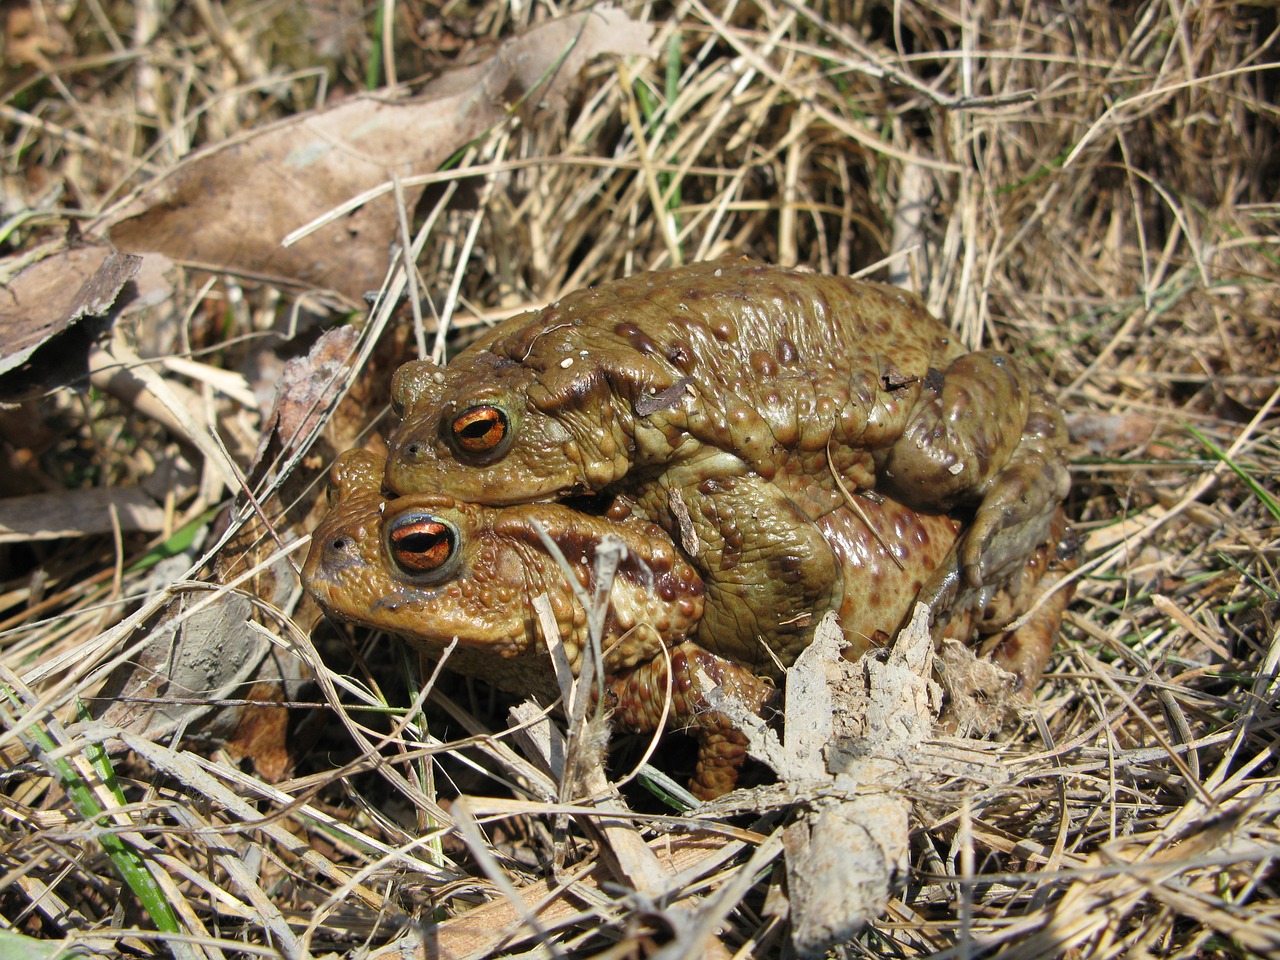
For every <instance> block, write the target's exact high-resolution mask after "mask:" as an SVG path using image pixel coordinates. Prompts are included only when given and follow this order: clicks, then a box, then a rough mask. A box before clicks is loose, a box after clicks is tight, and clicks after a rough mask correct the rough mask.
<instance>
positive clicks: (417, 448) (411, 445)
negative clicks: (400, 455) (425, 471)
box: [404, 440, 423, 460]
mask: <svg viewBox="0 0 1280 960" xmlns="http://www.w3.org/2000/svg"><path fill="white" fill-rule="evenodd" d="M422 454H423V447H422V444H421V443H420V442H419V441H417V440H411V441H409V442H408V443H406V444H405V445H404V455H405V456H406V457H408V458H409V459H410V460H421V459H422Z"/></svg>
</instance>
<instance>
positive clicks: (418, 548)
mask: <svg viewBox="0 0 1280 960" xmlns="http://www.w3.org/2000/svg"><path fill="white" fill-rule="evenodd" d="M452 540H453V537H451V536H450V535H449V531H448V530H440V531H437V532H433V533H422V532H421V531H415V532H413V533H406V534H402V535H401V536H398V537H396V546H397V547H399V548H400V549H401V550H403V551H405V552H406V553H430V552H431V551H432V550H434V549H436V547H437V546H439V545H440V544H441V543H444V544H446V545H451V543H452Z"/></svg>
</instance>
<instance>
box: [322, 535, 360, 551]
mask: <svg viewBox="0 0 1280 960" xmlns="http://www.w3.org/2000/svg"><path fill="white" fill-rule="evenodd" d="M355 546H356V542H355V541H354V540H352V539H351V538H350V537H334V538H333V539H332V540H330V541H329V547H330V548H331V549H333V550H337V551H338V552H339V553H350V552H351V551H352V550H354V549H355Z"/></svg>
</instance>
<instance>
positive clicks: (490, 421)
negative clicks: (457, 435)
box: [460, 415, 498, 440]
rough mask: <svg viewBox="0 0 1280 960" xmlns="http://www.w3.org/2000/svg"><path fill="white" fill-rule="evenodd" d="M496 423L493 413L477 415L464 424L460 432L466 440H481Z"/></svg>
mask: <svg viewBox="0 0 1280 960" xmlns="http://www.w3.org/2000/svg"><path fill="white" fill-rule="evenodd" d="M497 425H498V423H497V417H495V416H493V415H489V416H484V417H477V418H476V419H475V420H472V421H471V422H470V423H467V424H464V425H463V427H462V430H461V431H460V432H461V434H462V436H464V437H466V438H467V439H468V440H481V439H483V438H484V436H485V434H487V433H488V432H489V431H490V430H492V429H493V428H494V427H496V426H497Z"/></svg>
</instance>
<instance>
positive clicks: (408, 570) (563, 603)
mask: <svg viewBox="0 0 1280 960" xmlns="http://www.w3.org/2000/svg"><path fill="white" fill-rule="evenodd" d="M382 476H383V462H382V461H381V460H380V459H379V458H377V457H375V456H374V455H372V454H369V453H367V452H365V451H361V450H355V451H350V452H348V453H347V454H344V455H343V457H342V458H340V459H339V461H338V463H337V464H336V465H335V466H334V468H333V471H332V473H331V490H330V496H331V503H332V505H331V508H330V511H329V513H328V515H327V516H326V517H325V519H324V520H323V522H322V523H321V525H320V526H319V527H318V528H317V529H316V531H315V535H314V538H313V541H312V545H311V550H310V553H309V555H308V557H307V560H306V564H305V566H304V568H303V581H304V583H305V585H306V587H307V589H308V591H309V592H310V593H311V594H312V596H313V597H315V599H316V600H317V602H318V603H319V604H320V606H321V607H322V608H323V609H324V610H325V611H326V613H328V614H329V615H330V616H332V617H334V618H335V619H338V620H344V621H349V622H354V623H359V624H363V625H366V626H370V627H374V628H378V629H383V630H386V631H388V632H391V633H395V634H398V635H400V636H402V637H404V638H406V639H407V640H409V641H410V642H411V643H413V644H415V645H416V646H418V647H419V648H420V649H421V650H422V651H423V652H424V653H426V654H427V655H428V656H431V657H436V658H438V657H440V656H441V655H442V654H443V653H444V651H445V650H446V648H447V647H448V646H449V645H450V644H451V643H453V642H454V641H455V640H456V646H454V648H453V649H452V650H450V651H449V653H448V656H447V665H448V666H449V667H451V668H452V669H455V670H457V671H459V672H462V673H464V674H468V675H473V676H477V677H481V678H484V679H487V680H489V681H490V682H492V683H494V685H495V686H498V687H500V688H502V689H505V690H508V691H510V692H513V693H516V694H518V695H522V696H524V695H529V696H536V697H538V698H540V699H541V700H543V702H550V701H551V700H553V699H554V698H555V697H556V696H557V695H558V692H559V688H558V685H557V682H556V673H555V669H554V666H553V660H552V654H551V653H550V652H549V647H548V646H547V644H546V643H545V642H544V641H543V639H542V638H541V635H540V628H539V627H538V626H537V622H538V621H537V616H536V613H535V609H534V600H535V598H537V597H545V598H546V599H547V602H548V603H549V606H550V609H551V611H552V613H553V615H554V617H555V620H556V625H557V628H558V632H559V635H560V638H561V640H562V643H563V648H562V649H563V653H564V655H565V660H566V663H567V666H568V669H569V670H570V671H571V672H572V673H573V674H574V675H575V676H576V675H577V674H578V673H579V671H580V670H581V669H582V664H583V654H584V651H585V649H586V648H587V644H588V638H589V632H590V624H591V622H592V613H591V611H590V610H589V608H593V607H598V609H600V610H601V611H602V614H603V615H602V616H601V617H600V618H599V619H598V624H599V626H598V629H599V632H600V640H601V648H602V649H603V650H604V663H603V676H604V683H605V691H606V694H605V695H606V699H607V701H608V702H609V704H610V705H611V707H612V709H613V714H614V721H615V723H617V724H618V725H619V726H621V727H623V728H626V729H630V730H633V731H636V732H651V731H655V730H657V729H658V728H660V727H661V726H662V725H663V709H664V705H665V704H667V703H668V702H669V704H670V706H669V711H670V717H669V721H668V725H669V726H672V727H676V728H681V727H687V728H689V729H691V731H692V732H693V733H694V734H695V735H696V737H697V739H698V766H697V769H696V773H695V776H694V780H693V784H692V789H693V790H694V793H695V794H697V795H698V796H700V797H703V798H709V797H714V796H717V795H719V794H720V793H723V792H724V791H726V790H728V789H730V788H731V787H732V786H733V784H734V782H735V781H736V778H737V773H738V768H739V766H740V765H741V763H742V760H743V759H744V756H745V751H744V747H745V738H744V737H743V736H742V734H741V733H740V732H739V731H737V730H736V729H734V728H733V727H732V725H731V724H730V723H729V722H728V720H727V719H726V718H724V717H723V716H722V715H720V714H718V713H716V712H715V711H714V710H711V709H710V708H709V707H708V704H707V692H708V691H707V687H706V686H705V685H706V684H708V683H709V684H711V685H712V686H716V685H719V686H722V687H724V688H725V690H726V692H728V693H730V694H731V695H736V696H737V697H738V698H739V699H740V700H741V701H742V702H743V703H745V704H746V705H747V706H748V708H749V709H751V710H753V711H754V712H756V713H757V714H759V715H763V714H764V713H765V712H766V709H767V708H768V707H769V706H770V705H771V704H772V703H773V702H774V701H775V696H774V686H773V684H772V683H771V682H769V680H767V679H765V678H766V677H773V676H777V675H778V668H779V665H780V661H779V659H778V658H777V657H776V656H762V657H760V658H759V659H757V660H754V661H745V662H743V661H732V660H728V659H726V658H724V657H722V656H718V655H717V654H715V653H713V652H712V651H711V649H709V648H711V647H714V646H715V644H714V642H713V640H714V638H713V637H712V635H711V634H710V633H708V631H709V630H712V629H715V625H714V624H713V623H712V622H710V621H708V618H707V617H706V616H705V612H706V610H707V600H706V597H705V596H704V584H703V582H702V580H701V578H700V577H699V576H698V573H697V572H696V571H695V570H694V569H693V568H692V567H691V566H690V565H689V564H688V563H687V562H686V561H685V560H684V558H683V557H682V555H681V553H680V551H678V550H677V549H676V548H675V545H674V544H673V543H672V541H671V539H670V538H669V537H668V536H667V534H666V533H665V531H663V530H662V529H661V528H660V527H658V526H656V525H655V524H653V523H651V522H649V521H648V520H645V519H644V518H643V517H641V516H639V515H638V514H636V513H634V512H632V511H630V510H629V508H628V506H627V505H626V504H625V502H621V501H619V502H615V503H614V504H613V505H612V506H611V507H610V508H609V510H608V511H607V512H606V513H605V514H603V515H596V514H591V513H584V512H580V511H578V510H575V509H572V508H570V507H569V506H566V505H563V504H559V503H535V504H522V505H513V506H508V507H488V506H481V505H476V504H469V503H465V502H461V501H457V500H454V499H453V498H452V497H449V496H447V495H443V494H420V495H407V496H403V497H399V498H395V499H391V500H388V499H386V498H385V497H384V495H383V493H382V489H381V486H382ZM816 529H818V530H819V531H820V532H821V534H822V535H823V536H824V538H826V539H827V541H828V543H829V544H830V545H831V548H832V550H833V553H834V555H835V556H836V558H837V565H838V568H839V570H840V575H841V579H842V589H841V594H842V597H843V602H842V604H841V606H840V608H839V613H840V622H841V628H842V630H843V632H844V635H845V640H846V643H847V645H848V649H847V650H846V654H847V655H853V654H857V653H861V652H863V651H865V650H867V649H869V648H870V647H872V646H876V645H880V644H883V643H885V642H886V641H887V640H888V639H889V638H890V637H891V636H892V635H893V633H894V632H896V630H897V629H898V627H899V626H900V625H901V623H902V622H903V620H904V619H905V617H906V616H907V614H908V613H909V611H910V607H911V604H912V602H913V601H914V600H915V599H916V597H917V596H918V595H919V594H920V591H921V588H922V586H923V585H925V584H926V583H937V582H939V581H940V580H941V579H946V575H947V574H948V571H950V572H951V573H952V574H953V575H954V574H955V573H956V572H957V571H958V570H959V567H958V565H957V562H956V553H955V549H954V548H955V544H956V543H957V536H958V532H959V530H960V525H959V523H957V522H956V521H955V520H952V519H951V518H948V517H946V516H942V515H934V516H929V515H921V514H917V513H916V512H914V511H912V510H910V509H909V508H907V507H905V506H903V505H901V504H898V503H896V502H894V501H891V500H886V501H883V502H882V503H879V504H877V503H872V504H869V506H868V509H867V510H866V511H864V513H863V515H861V516H857V515H855V514H854V513H853V511H851V510H849V509H848V508H841V509H838V510H836V511H833V512H831V513H829V514H828V515H826V516H825V517H824V518H823V519H822V520H821V521H819V522H818V524H817V525H816ZM1057 529H1058V531H1059V533H1060V532H1061V525H1060V524H1059V525H1058V527H1057ZM544 537H545V538H544ZM548 542H549V543H552V544H554V545H555V546H556V547H557V548H558V550H559V551H560V553H561V554H562V555H563V558H564V560H565V561H566V563H567V573H568V574H569V575H571V576H572V577H573V581H574V582H570V581H569V580H568V579H567V578H566V570H565V569H563V568H562V567H560V566H559V565H558V563H557V561H556V559H555V558H554V557H553V555H552V553H551V552H550V550H549V548H548V546H547V544H548ZM885 543H888V544H891V545H892V546H891V547H890V552H886V550H885V547H884V546H883V544H885ZM606 544H612V545H614V549H617V548H618V547H621V548H622V559H621V560H620V562H619V563H618V565H617V569H616V575H615V576H614V577H613V579H612V582H611V584H610V585H609V587H608V592H607V594H605V596H604V597H601V598H600V600H601V601H603V602H601V603H598V604H597V603H594V602H593V601H592V600H591V598H594V597H596V596H597V592H598V591H601V590H602V587H601V585H600V584H598V583H597V582H596V578H597V575H598V571H597V567H596V563H595V560H596V557H597V555H598V554H599V553H600V552H601V550H602V549H603V548H604V546H605V545H606ZM1051 562H1052V557H1051V556H1050V553H1049V551H1047V550H1040V551H1037V553H1036V554H1035V555H1034V556H1033V558H1032V560H1031V562H1030V563H1029V564H1028V565H1027V566H1026V567H1024V568H1023V570H1022V572H1021V574H1020V576H1019V577H1017V578H1014V579H1013V580H1011V581H1010V583H1009V589H1007V590H1005V591H1001V592H999V593H997V592H996V591H993V590H990V589H984V590H974V589H971V588H967V587H964V586H961V587H960V588H959V589H958V591H957V597H956V598H955V599H954V601H953V602H952V603H951V606H950V607H949V609H948V610H947V611H945V613H944V614H942V615H941V616H939V618H938V623H939V628H938V629H939V636H943V635H945V636H953V637H956V638H959V639H962V640H965V641H969V640H973V639H975V638H977V637H979V636H980V635H983V634H988V635H990V637H989V642H993V643H994V644H995V645H996V646H997V651H996V659H997V660H998V661H999V662H1001V663H1003V665H1005V666H1006V667H1008V668H1009V669H1011V670H1012V671H1013V672H1014V673H1016V674H1018V675H1019V676H1020V679H1021V680H1022V681H1024V682H1026V683H1027V685H1028V686H1030V685H1031V684H1033V683H1034V680H1035V678H1036V677H1038V676H1039V674H1040V671H1041V670H1042V668H1043V664H1044V661H1045V659H1046V658H1047V656H1048V653H1049V651H1050V650H1051V649H1052V646H1053V637H1054V635H1055V633H1056V627H1057V618H1058V616H1059V615H1060V613H1061V605H1060V601H1059V602H1057V603H1055V602H1052V601H1051V602H1050V603H1049V604H1046V605H1045V610H1046V613H1045V614H1044V615H1041V616H1039V617H1037V618H1034V619H1033V620H1032V622H1031V623H1029V624H1027V625H1026V626H1023V627H1021V628H1020V629H1019V631H1018V632H1017V633H1016V634H1014V635H1012V636H1011V637H1002V636H1000V634H999V631H1000V629H1002V628H1003V627H1004V626H1005V625H1007V624H1008V623H1009V622H1010V621H1011V620H1012V619H1013V617H1014V616H1016V615H1017V614H1019V613H1021V612H1022V611H1023V610H1025V609H1027V608H1028V607H1029V606H1030V604H1031V603H1032V601H1033V600H1034V599H1035V598H1036V597H1037V595H1038V591H1039V589H1040V586H1041V584H1042V583H1047V582H1049V581H1050V580H1052V579H1053V578H1052V577H1044V574H1045V572H1046V570H1047V569H1048V567H1049V566H1050V564H1051ZM952 568H954V569H952ZM575 588H577V589H575ZM792 588H793V585H792V584H788V583H782V582H772V583H763V584H739V585H737V586H736V589H737V590H738V591H739V594H740V595H741V596H742V597H743V598H744V599H746V598H748V597H749V598H750V600H751V602H753V603H755V604H759V605H760V606H762V607H764V608H768V607H769V606H771V605H772V604H774V603H777V602H781V601H782V599H783V598H784V597H785V595H786V594H787V593H788V592H789V591H790V590H791V589H792ZM943 624H945V625H943ZM668 677H670V681H669V682H668Z"/></svg>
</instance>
